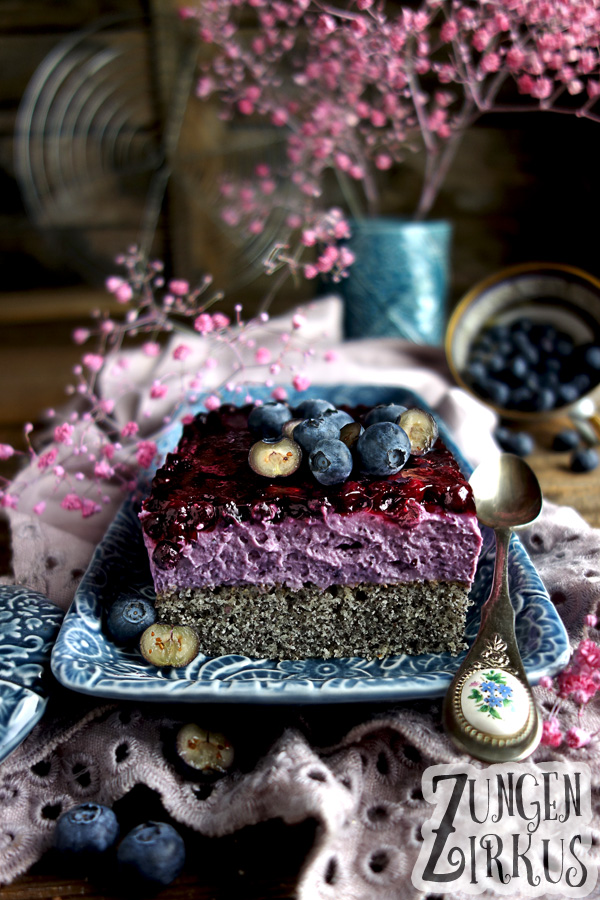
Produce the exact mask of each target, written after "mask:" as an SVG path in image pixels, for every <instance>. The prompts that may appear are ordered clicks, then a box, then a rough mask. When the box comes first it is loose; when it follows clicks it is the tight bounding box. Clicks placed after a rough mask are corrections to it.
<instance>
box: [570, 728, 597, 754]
mask: <svg viewBox="0 0 600 900" xmlns="http://www.w3.org/2000/svg"><path fill="white" fill-rule="evenodd" d="M591 738H592V736H591V734H589V733H588V732H587V731H584V729H583V728H577V727H576V726H574V727H573V728H569V730H568V731H567V733H566V735H565V740H566V742H567V744H568V745H569V747H572V748H573V749H574V750H579V748H580V747H585V745H586V744H589V742H590V740H591Z"/></svg>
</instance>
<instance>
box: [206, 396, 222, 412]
mask: <svg viewBox="0 0 600 900" xmlns="http://www.w3.org/2000/svg"><path fill="white" fill-rule="evenodd" d="M220 405H221V401H220V400H219V398H218V397H217V396H216V394H209V396H208V397H206V399H205V400H204V406H205V407H206V409H207V410H208V411H209V412H213V410H215V409H218V408H219V407H220Z"/></svg>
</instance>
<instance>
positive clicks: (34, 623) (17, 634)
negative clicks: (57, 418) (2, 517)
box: [0, 585, 64, 760]
mask: <svg viewBox="0 0 600 900" xmlns="http://www.w3.org/2000/svg"><path fill="white" fill-rule="evenodd" d="M63 617H64V612H63V611H62V610H61V609H59V608H58V607H57V606H55V605H54V604H53V603H51V602H50V600H48V598H47V597H45V596H44V595H43V594H40V593H39V592H38V591H32V590H31V589H30V588H27V587H22V586H20V585H0V760H2V759H5V758H6V757H7V756H8V754H9V753H12V751H13V750H14V749H15V748H16V747H17V746H18V745H19V744H20V743H21V741H22V740H23V739H24V738H25V737H26V736H27V735H28V734H29V732H30V731H31V729H32V728H33V727H34V725H35V724H36V723H37V722H39V720H40V719H41V717H42V715H43V713H44V710H45V708H46V705H47V702H48V699H47V698H48V686H49V685H48V674H49V662H50V653H51V650H52V646H53V644H54V641H55V639H56V637H57V635H58V632H59V628H60V625H61V622H62V620H63Z"/></svg>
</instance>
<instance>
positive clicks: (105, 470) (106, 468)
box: [94, 459, 115, 479]
mask: <svg viewBox="0 0 600 900" xmlns="http://www.w3.org/2000/svg"><path fill="white" fill-rule="evenodd" d="M114 474H115V470H114V469H113V468H112V466H110V465H109V464H108V463H107V461H106V460H105V459H103V460H100V462H97V463H96V465H95V466H94V475H95V476H96V478H105V479H108V478H112V477H113V475H114Z"/></svg>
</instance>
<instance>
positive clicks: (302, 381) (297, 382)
mask: <svg viewBox="0 0 600 900" xmlns="http://www.w3.org/2000/svg"><path fill="white" fill-rule="evenodd" d="M292 384H293V385H294V387H295V388H296V390H297V391H306V390H308V388H309V387H310V378H307V377H306V375H295V376H294V377H293V378H292Z"/></svg>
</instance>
